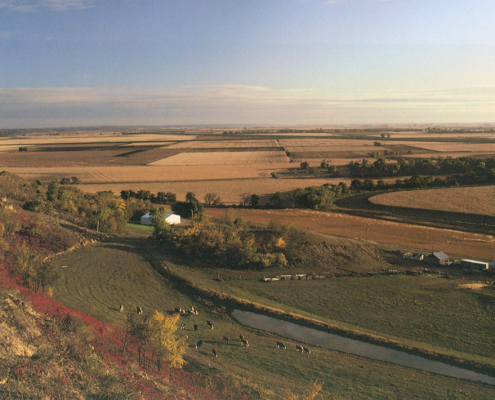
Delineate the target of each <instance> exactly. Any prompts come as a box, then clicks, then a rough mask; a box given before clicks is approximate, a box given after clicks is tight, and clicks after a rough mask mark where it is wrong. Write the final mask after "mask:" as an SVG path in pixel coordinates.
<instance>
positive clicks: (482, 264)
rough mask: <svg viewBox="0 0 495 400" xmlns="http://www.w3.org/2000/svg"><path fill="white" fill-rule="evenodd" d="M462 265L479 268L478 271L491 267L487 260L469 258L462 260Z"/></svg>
mask: <svg viewBox="0 0 495 400" xmlns="http://www.w3.org/2000/svg"><path fill="white" fill-rule="evenodd" d="M461 265H462V266H463V267H468V268H474V269H477V270H478V271H486V270H487V269H488V268H489V264H488V263H487V262H484V261H476V260H468V259H466V258H465V259H462V260H461Z"/></svg>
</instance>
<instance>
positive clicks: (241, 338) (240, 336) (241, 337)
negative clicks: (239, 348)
mask: <svg viewBox="0 0 495 400" xmlns="http://www.w3.org/2000/svg"><path fill="white" fill-rule="evenodd" d="M239 340H240V341H241V342H242V341H243V340H246V338H245V337H244V335H243V334H240V335H239Z"/></svg>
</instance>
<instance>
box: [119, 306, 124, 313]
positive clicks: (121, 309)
mask: <svg viewBox="0 0 495 400" xmlns="http://www.w3.org/2000/svg"><path fill="white" fill-rule="evenodd" d="M119 312H124V305H123V304H121V305H120V306H119Z"/></svg>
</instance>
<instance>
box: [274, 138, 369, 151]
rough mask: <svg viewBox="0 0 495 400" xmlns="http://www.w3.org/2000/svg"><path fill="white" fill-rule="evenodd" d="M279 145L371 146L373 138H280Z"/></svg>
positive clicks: (292, 146) (287, 146) (320, 146)
mask: <svg viewBox="0 0 495 400" xmlns="http://www.w3.org/2000/svg"><path fill="white" fill-rule="evenodd" d="M279 143H280V145H281V146H284V147H286V148H287V149H289V148H294V147H313V148H315V147H316V148H322V147H330V148H334V147H343V146H347V147H346V148H351V149H352V148H354V147H356V146H373V140H366V139H280V140H279Z"/></svg>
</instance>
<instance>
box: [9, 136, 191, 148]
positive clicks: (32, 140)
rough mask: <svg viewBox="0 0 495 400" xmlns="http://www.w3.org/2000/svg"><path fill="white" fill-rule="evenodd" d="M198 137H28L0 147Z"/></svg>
mask: <svg viewBox="0 0 495 400" xmlns="http://www.w3.org/2000/svg"><path fill="white" fill-rule="evenodd" d="M195 138H196V136H193V135H167V134H163V135H159V134H150V135H147V134H143V135H122V134H120V133H115V134H102V135H96V134H95V135H85V134H80V135H68V136H64V135H56V136H51V135H50V136H26V137H19V138H16V139H4V140H0V145H1V146H3V145H17V146H25V145H28V144H32V145H47V144H81V143H132V142H155V141H156V142H163V141H167V142H168V141H171V142H174V141H176V142H178V141H183V140H193V139H195Z"/></svg>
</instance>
